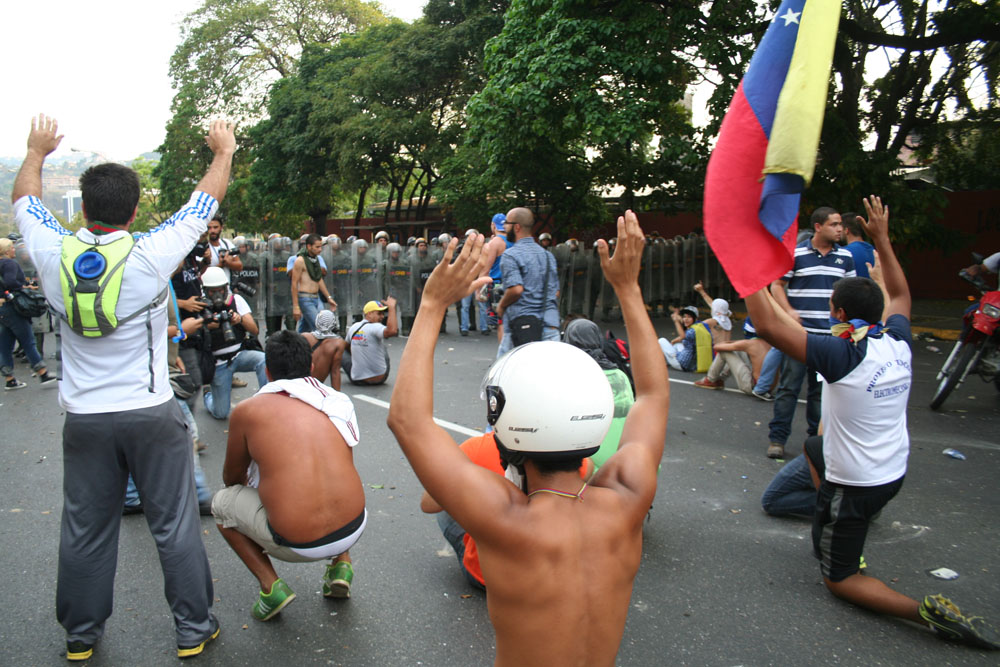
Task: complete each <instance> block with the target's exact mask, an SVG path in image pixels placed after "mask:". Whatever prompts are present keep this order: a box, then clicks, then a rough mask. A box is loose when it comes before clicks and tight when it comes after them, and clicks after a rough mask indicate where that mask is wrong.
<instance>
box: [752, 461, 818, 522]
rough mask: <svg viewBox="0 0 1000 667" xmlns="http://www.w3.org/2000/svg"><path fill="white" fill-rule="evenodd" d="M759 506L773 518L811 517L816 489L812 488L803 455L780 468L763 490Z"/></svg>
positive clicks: (814, 508)
mask: <svg viewBox="0 0 1000 667" xmlns="http://www.w3.org/2000/svg"><path fill="white" fill-rule="evenodd" d="M760 504H761V507H763V508H764V511H765V512H767V513H768V514H771V515H773V516H786V515H788V514H796V515H798V516H808V517H811V516H812V515H813V513H814V512H815V511H816V487H815V486H813V482H812V476H811V475H810V474H809V463H808V462H807V461H806V457H805V454H799V455H798V456H796V457H795V458H794V459H792V460H791V461H789V462H788V463H786V464H785V465H783V466H782V467H781V470H779V471H778V474H777V475H775V476H774V479H772V480H771V483H770V484H768V485H767V488H766V489H764V495H762V496H761V497H760Z"/></svg>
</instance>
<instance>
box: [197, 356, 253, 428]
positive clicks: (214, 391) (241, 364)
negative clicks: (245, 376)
mask: <svg viewBox="0 0 1000 667" xmlns="http://www.w3.org/2000/svg"><path fill="white" fill-rule="evenodd" d="M246 371H253V372H255V373H256V374H257V385H258V387H263V386H264V385H265V384H267V375H266V374H265V373H264V353H263V352H258V351H257V350H240V351H239V352H238V353H237V354H236V356H235V357H233V358H232V359H230V360H229V361H228V362H226V363H222V364H219V365H217V366H216V367H215V377H214V378H212V388H211V390H209V391H206V392H205V409H206V410H208V413H209V414H210V415H212V416H213V417H215V418H216V419H225V418H226V417H228V416H229V408H230V406H229V400H230V396H231V395H232V393H233V373H242V372H246Z"/></svg>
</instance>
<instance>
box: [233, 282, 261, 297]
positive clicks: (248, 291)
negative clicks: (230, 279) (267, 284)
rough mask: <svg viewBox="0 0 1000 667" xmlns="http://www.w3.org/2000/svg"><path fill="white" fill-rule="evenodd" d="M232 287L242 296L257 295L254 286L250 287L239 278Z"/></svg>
mask: <svg viewBox="0 0 1000 667" xmlns="http://www.w3.org/2000/svg"><path fill="white" fill-rule="evenodd" d="M233 289H234V291H236V292H239V293H240V294H242V295H243V296H257V289H256V288H255V287H251V286H250V285H248V284H246V283H245V282H243V281H241V280H239V281H236V284H235V285H233Z"/></svg>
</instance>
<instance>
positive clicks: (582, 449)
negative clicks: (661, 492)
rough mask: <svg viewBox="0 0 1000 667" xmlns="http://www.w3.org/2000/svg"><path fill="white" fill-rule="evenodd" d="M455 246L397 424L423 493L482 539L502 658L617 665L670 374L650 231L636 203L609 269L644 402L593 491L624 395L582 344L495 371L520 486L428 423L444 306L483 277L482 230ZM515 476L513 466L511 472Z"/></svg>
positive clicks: (406, 379) (430, 296)
mask: <svg viewBox="0 0 1000 667" xmlns="http://www.w3.org/2000/svg"><path fill="white" fill-rule="evenodd" d="M455 245H456V243H455V241H452V243H451V244H450V245H449V247H448V249H447V251H446V252H445V256H444V260H443V261H442V262H441V263H440V264H438V266H437V268H436V269H435V270H434V272H433V273H432V275H431V277H430V279H429V280H428V282H427V285H426V287H425V289H424V295H423V301H422V303H421V306H420V311H419V313H418V315H417V319H416V322H415V324H414V327H413V331H412V332H411V333H410V339H409V341H408V342H407V345H406V349H405V350H404V352H403V358H402V362H401V364H400V371H399V377H398V378H397V380H396V387H395V391H394V392H393V400H392V407H391V408H390V410H389V420H388V423H389V427H390V428H391V429H392V431H393V433H394V434H395V436H396V438H397V440H398V441H399V444H400V447H401V448H402V450H403V453H404V454H405V455H406V457H407V459H408V460H409V461H410V464H411V465H412V466H413V469H414V472H416V474H417V477H418V478H419V479H420V481H421V482H422V483H423V485H424V488H425V489H426V490H427V491H428V493H430V494H431V496H432V497H433V498H434V499H435V500H436V501H437V502H438V503H439V504H440V505H441V507H443V508H444V510H445V511H447V512H448V513H449V514H450V515H451V516H452V517H454V518H455V520H456V521H457V522H458V523H459V524H460V525H462V526H463V527H464V528H466V530H467V531H468V533H469V535H471V536H472V537H473V538H474V539H475V540H476V543H477V545H478V549H479V556H480V564H481V566H482V570H483V574H484V576H485V578H486V580H487V581H489V582H490V583H489V589H488V592H487V604H488V607H489V613H490V620H491V621H492V623H493V627H494V629H495V631H496V646H497V655H496V664H498V665H522V664H583V663H587V664H602V665H612V664H614V662H615V655H616V654H617V652H618V646H619V644H620V643H621V639H622V634H623V633H624V629H625V619H626V616H627V613H628V604H629V599H630V597H631V594H632V585H633V582H634V580H635V575H636V572H637V571H638V569H639V562H640V559H641V556H642V521H643V518H644V517H645V516H646V512H647V510H649V507H650V504H651V503H652V501H653V496H654V495H655V493H656V470H657V466H658V465H659V463H660V457H661V455H662V453H663V444H664V434H665V431H666V425H667V412H668V409H669V402H670V401H669V388H668V384H667V369H666V364H665V362H664V360H663V355H662V353H661V352H660V348H659V345H658V344H657V342H656V334H655V333H654V331H653V326H652V324H651V322H650V320H649V316H648V315H647V313H646V310H645V307H644V305H643V302H642V294H641V292H640V290H639V285H638V275H639V267H640V264H641V260H642V248H643V233H642V230H641V229H640V227H639V223H638V221H637V220H636V217H635V215H634V214H633V213H632V212H631V211H629V212H627V213H626V217H625V218H619V219H618V249H617V251H616V252H615V255H614V257H613V258H609V256H608V244H607V243H606V242H605V241H600V242H599V246H598V250H599V253H600V256H601V267H602V269H603V270H604V274H605V276H606V278H607V279H608V281H609V282H610V283H611V285H612V286H613V287H614V289H615V293H616V294H617V296H618V299H619V302H620V303H621V307H622V313H623V314H624V317H625V325H626V328H627V331H628V337H629V342H630V345H631V349H632V355H633V373H634V375H635V385H636V402H635V405H634V406H633V407H632V410H631V412H630V413H629V415H628V418H627V420H626V422H625V426H624V430H623V433H622V440H621V442H622V444H621V448H620V449H619V451H618V452H617V453H616V454H614V455H613V456H612V457H611V458H610V459H609V460H608V461H607V463H605V465H604V466H603V467H602V468H601V470H600V471H599V472H598V473H597V475H595V476H594V478H593V479H592V480H591V481H590V482H589V483H588V484H584V486H583V488H581V485H580V477H579V473H578V472H577V469H578V468H579V465H580V461H581V459H582V458H583V457H585V456H588V455H590V454H592V453H593V452H594V451H596V449H597V447H598V445H600V443H601V440H602V439H603V437H604V434H605V433H606V432H607V429H608V426H609V424H610V420H611V417H612V415H613V410H614V405H613V399H612V395H611V389H610V386H609V385H608V382H607V379H606V378H605V376H604V373H603V372H602V371H601V370H600V367H599V366H598V365H597V363H596V362H595V361H593V360H592V359H591V358H590V357H589V356H587V354H586V353H585V352H583V351H582V350H579V349H578V348H575V347H573V346H571V345H568V344H565V343H561V342H554V341H543V342H537V343H529V344H527V345H522V346H520V347H517V348H515V349H514V350H512V351H511V352H510V353H509V354H508V355H506V356H504V357H502V358H501V359H499V360H498V361H497V362H496V363H495V364H494V365H493V367H492V368H491V369H490V371H489V373H488V375H487V379H486V383H485V384H486V386H485V393H486V395H487V397H488V400H487V418H488V421H490V422H491V423H492V424H493V426H494V428H495V432H496V438H497V440H498V443H499V446H498V449H499V450H500V455H501V458H502V460H503V461H504V462H505V464H506V467H507V474H508V476H509V477H511V478H513V479H516V480H517V482H516V483H515V484H517V485H515V484H512V483H511V482H510V481H508V480H507V479H503V478H501V477H500V476H499V475H497V474H496V473H493V472H490V471H488V470H486V469H484V468H481V467H480V466H477V465H476V464H475V463H473V462H472V461H470V460H469V459H468V458H467V457H466V456H465V455H464V454H463V453H462V452H461V451H460V450H459V449H458V447H456V446H455V443H454V441H453V440H452V439H451V437H450V436H449V435H448V433H447V432H446V431H445V430H444V429H442V428H441V427H439V426H437V425H436V424H435V423H434V420H433V416H434V415H433V412H434V404H433V400H434V398H433V396H434V392H433V386H434V347H435V343H436V340H437V337H438V329H439V326H440V323H441V319H442V318H443V317H444V313H445V309H446V308H447V306H448V304H451V303H454V302H455V301H458V300H459V299H461V298H462V297H464V296H465V295H466V294H468V293H469V292H471V291H472V290H473V289H475V288H477V287H479V286H481V285H483V284H485V282H486V281H487V280H489V279H488V278H479V276H480V275H482V270H483V268H485V266H486V262H487V261H488V253H485V252H484V250H483V239H482V237H477V238H476V239H475V240H473V239H469V240H467V241H466V243H465V246H464V247H463V249H462V251H461V253H460V254H459V256H458V258H457V260H456V261H455V262H454V263H451V259H452V256H453V254H454V250H455ZM515 470H516V471H517V474H516V475H515V474H514V471H515Z"/></svg>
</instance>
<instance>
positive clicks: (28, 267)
mask: <svg viewBox="0 0 1000 667" xmlns="http://www.w3.org/2000/svg"><path fill="white" fill-rule="evenodd" d="M14 261H15V262H17V265H18V266H20V267H21V271H23V272H24V277H25V278H27V279H28V280H34V279H35V278H37V277H38V271H37V270H36V269H35V265H34V263H33V262H32V261H31V256H30V255H29V254H28V247H27V246H26V245H24V241H18V242H17V243H15V244H14Z"/></svg>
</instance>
